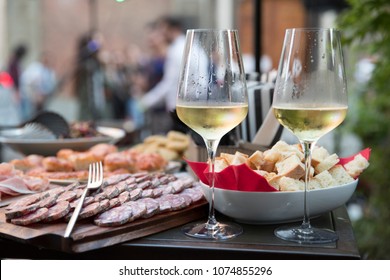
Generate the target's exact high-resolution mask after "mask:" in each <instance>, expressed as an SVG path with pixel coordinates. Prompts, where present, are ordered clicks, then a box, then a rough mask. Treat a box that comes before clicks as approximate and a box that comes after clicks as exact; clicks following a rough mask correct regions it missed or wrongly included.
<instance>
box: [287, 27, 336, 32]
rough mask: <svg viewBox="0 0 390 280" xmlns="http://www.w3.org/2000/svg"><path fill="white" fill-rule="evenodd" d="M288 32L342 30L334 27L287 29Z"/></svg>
mask: <svg viewBox="0 0 390 280" xmlns="http://www.w3.org/2000/svg"><path fill="white" fill-rule="evenodd" d="M286 31H336V32H339V31H340V30H339V29H337V28H333V27H330V28H328V27H294V28H287V29H286Z"/></svg>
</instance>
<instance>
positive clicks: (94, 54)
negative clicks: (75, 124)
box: [74, 34, 106, 121]
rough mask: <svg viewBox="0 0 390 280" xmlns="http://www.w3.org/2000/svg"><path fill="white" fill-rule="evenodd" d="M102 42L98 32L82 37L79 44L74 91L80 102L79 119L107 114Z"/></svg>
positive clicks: (84, 119)
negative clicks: (100, 55) (100, 57)
mask: <svg viewBox="0 0 390 280" xmlns="http://www.w3.org/2000/svg"><path fill="white" fill-rule="evenodd" d="M100 48H101V42H100V40H99V38H98V37H97V35H96V34H87V35H85V36H83V37H81V38H80V40H79V42H78V46H77V61H76V70H75V73H74V77H75V81H74V92H75V93H76V96H77V98H78V102H79V104H80V110H79V116H78V119H79V120H83V121H90V120H99V119H102V118H104V117H105V115H106V97H105V88H104V86H105V85H104V69H103V64H102V63H101V61H100V59H99V50H100Z"/></svg>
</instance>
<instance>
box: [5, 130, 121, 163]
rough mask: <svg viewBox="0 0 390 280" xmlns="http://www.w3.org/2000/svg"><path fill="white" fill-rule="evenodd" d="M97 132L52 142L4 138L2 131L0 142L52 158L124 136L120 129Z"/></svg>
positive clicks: (24, 151) (22, 150)
mask: <svg viewBox="0 0 390 280" xmlns="http://www.w3.org/2000/svg"><path fill="white" fill-rule="evenodd" d="M97 131H98V132H100V133H101V134H102V136H97V137H85V138H69V139H53V140H45V139H21V138H17V137H6V136H4V135H5V134H4V133H5V132H4V131H3V133H2V134H0V142H1V143H3V144H5V145H7V146H9V147H11V148H12V149H14V150H16V151H19V152H21V153H22V154H25V155H29V154H38V155H42V156H53V155H55V154H56V153H57V152H58V151H59V150H61V149H72V150H76V151H83V150H87V149H89V148H91V147H92V146H94V145H96V144H100V143H111V144H114V143H116V142H118V141H119V140H120V139H122V138H123V137H124V136H125V131H124V130H123V129H120V128H114V127H103V126H100V127H97ZM8 135H9V134H8Z"/></svg>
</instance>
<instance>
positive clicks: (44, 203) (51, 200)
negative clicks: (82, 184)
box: [37, 195, 58, 208]
mask: <svg viewBox="0 0 390 280" xmlns="http://www.w3.org/2000/svg"><path fill="white" fill-rule="evenodd" d="M57 197H58V195H52V196H49V197H46V198H44V199H42V200H40V201H39V202H37V203H38V207H39V208H49V207H51V206H53V205H54V204H56V202H57Z"/></svg>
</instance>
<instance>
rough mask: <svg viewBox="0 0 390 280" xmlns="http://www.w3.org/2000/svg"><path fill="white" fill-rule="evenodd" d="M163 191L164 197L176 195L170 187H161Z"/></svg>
mask: <svg viewBox="0 0 390 280" xmlns="http://www.w3.org/2000/svg"><path fill="white" fill-rule="evenodd" d="M160 188H162V191H163V195H166V194H171V193H174V191H175V190H174V188H173V187H172V186H170V185H165V186H160Z"/></svg>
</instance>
